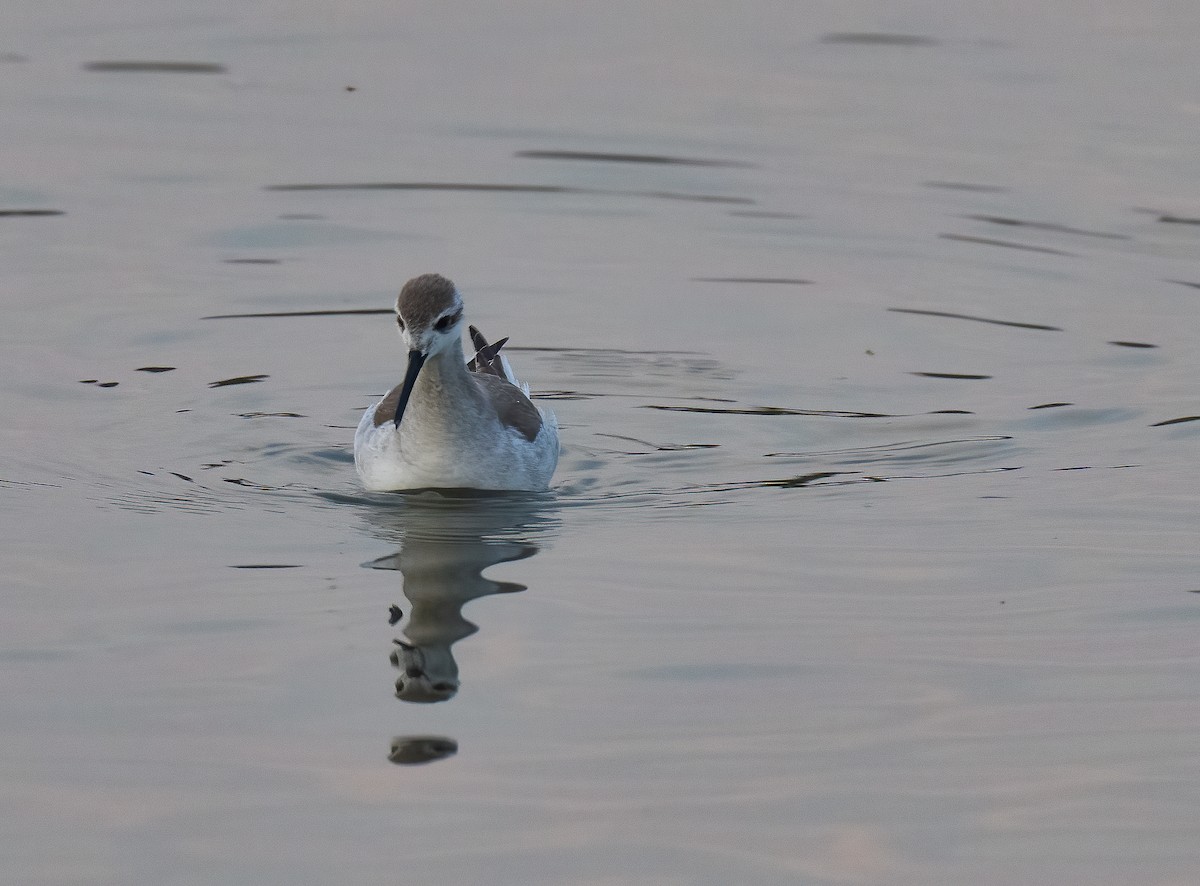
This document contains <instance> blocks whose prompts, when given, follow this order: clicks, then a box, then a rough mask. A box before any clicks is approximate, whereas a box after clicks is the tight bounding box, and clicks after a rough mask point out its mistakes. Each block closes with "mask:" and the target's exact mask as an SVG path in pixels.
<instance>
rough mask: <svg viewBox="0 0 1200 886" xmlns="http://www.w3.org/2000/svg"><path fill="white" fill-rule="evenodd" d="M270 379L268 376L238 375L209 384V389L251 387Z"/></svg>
mask: <svg viewBox="0 0 1200 886" xmlns="http://www.w3.org/2000/svg"><path fill="white" fill-rule="evenodd" d="M268 378H270V376H269V375H238V376H234V377H233V378H223V379H221V380H220V381H213V382H209V383H208V386H209V387H210V388H226V387H229V386H230V385H252V384H255V383H257V382H260V381H263V380H264V379H268Z"/></svg>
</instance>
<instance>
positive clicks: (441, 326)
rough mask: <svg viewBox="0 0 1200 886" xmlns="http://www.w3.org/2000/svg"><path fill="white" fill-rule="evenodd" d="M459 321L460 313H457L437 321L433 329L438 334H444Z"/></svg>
mask: <svg viewBox="0 0 1200 886" xmlns="http://www.w3.org/2000/svg"><path fill="white" fill-rule="evenodd" d="M460 319H462V311H459V312H458V313H456V314H449V315H447V316H445V317H443V318H442V319H440V320H438V321H437V323H435V324H434V328H435V329H437V331H438V332H445V331H446V330H447V329H449V328H450V327H451V326H453V325H454V324H455V323H457V322H458V321H459V320H460Z"/></svg>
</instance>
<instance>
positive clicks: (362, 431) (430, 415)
mask: <svg viewBox="0 0 1200 886" xmlns="http://www.w3.org/2000/svg"><path fill="white" fill-rule="evenodd" d="M462 321H463V303H462V296H460V295H459V293H458V290H457V289H456V288H455V286H454V284H453V283H451V282H450V281H449V280H447V279H446V278H445V277H442V276H440V275H438V274H424V275H422V276H420V277H414V278H413V279H412V280H409V281H408V282H407V283H405V284H404V288H403V289H401V290H400V296H399V297H398V298H397V299H396V324H397V326H398V327H399V329H400V338H401V339H402V340H403V341H404V346H405V347H406V348H407V349H408V371H407V372H406V373H405V375H404V381H403V382H402V383H400V384H399V385H397V386H396V387H395V388H393V389H392V390H391V391H390V392H388V394H387V395H386V396H385V397H384V398H383V399H382V400H380V401H379V402H378V403H376V404H375V405H374V406H372V407H370V408H369V409H367V411H366V412H365V413H363V417H362V420H361V421H360V422H359V423H358V430H357V431H355V433H354V465H355V467H356V468H358V474H359V476H360V477H361V478H362V481H363V485H365V486H366V487H367V489H369V490H372V491H376V492H382V491H388V490H396V489H429V488H434V489H437V488H441V489H452V488H458V489H494V490H527V491H540V490H544V489H546V488H547V485H548V484H549V482H550V477H551V475H553V473H554V468H555V466H556V465H557V464H558V421H557V420H556V419H555V417H554V413H552V412H550V410H548V409H541V408H539V407H537V406H535V405H534V404H533V402H532V401H531V400H530V399H529V386H528V385H526V384H522V383H521V382H519V381H518V380H517V378H516V376H515V375H514V374H513V371H512V367H511V366H510V365H509V363H508V359H507V358H506V357H505V356H504V355H503V354H501V353H500V349H501V348H502V347H503V346H504V343H505V342H507V341H508V339H507V338H505V339H501V340H500V341H498V342H496V343H495V344H488V343H487V340H486V339H484V337H483V336H482V335H480V333H479V330H477V329H476V328H475V327H474V326H472V327H470V333H471V341H472V343H473V345H474V347H475V357H474V359H472V360H471V361H470V363H467V361H466V359H465V358H464V356H463V349H462Z"/></svg>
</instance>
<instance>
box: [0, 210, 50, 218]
mask: <svg viewBox="0 0 1200 886" xmlns="http://www.w3.org/2000/svg"><path fill="white" fill-rule="evenodd" d="M52 215H66V213H65V212H63V211H62V210H61V209H0V218H44V217H46V216H52Z"/></svg>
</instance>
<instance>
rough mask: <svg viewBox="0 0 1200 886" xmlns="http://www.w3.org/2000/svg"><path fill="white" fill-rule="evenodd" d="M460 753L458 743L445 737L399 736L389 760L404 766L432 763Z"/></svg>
mask: <svg viewBox="0 0 1200 886" xmlns="http://www.w3.org/2000/svg"><path fill="white" fill-rule="evenodd" d="M457 753H458V742H456V741H455V740H454V739H452V738H447V737H446V736H444V735H397V736H396V737H395V738H393V739H392V749H391V750H390V751H389V752H388V759H389V760H390V761H391V762H393V763H398V764H400V765H402V766H413V765H416V764H418V763H432V762H433V761H434V760H444V759H445V758H446V757H453V756H454V755H455V754H457Z"/></svg>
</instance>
